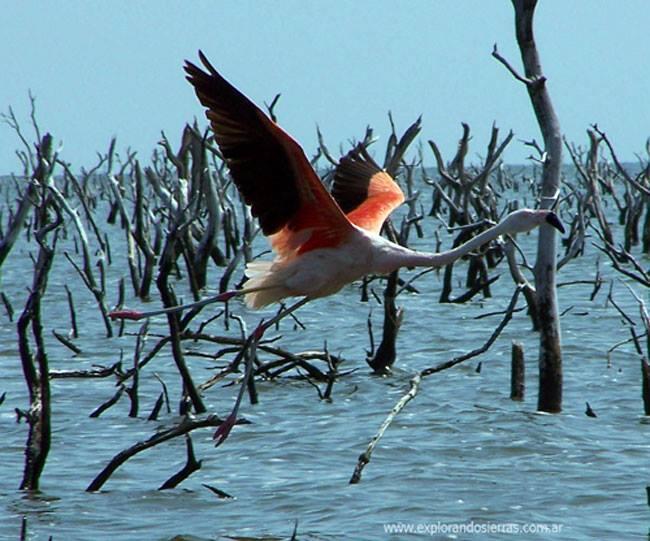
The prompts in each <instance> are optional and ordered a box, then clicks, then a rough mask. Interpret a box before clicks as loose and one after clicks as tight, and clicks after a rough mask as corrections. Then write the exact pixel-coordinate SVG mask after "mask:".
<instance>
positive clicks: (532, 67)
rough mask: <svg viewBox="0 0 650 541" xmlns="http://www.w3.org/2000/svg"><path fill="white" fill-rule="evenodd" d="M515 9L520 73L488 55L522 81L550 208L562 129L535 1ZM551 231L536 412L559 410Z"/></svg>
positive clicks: (543, 278) (541, 273) (541, 275)
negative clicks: (538, 138)
mask: <svg viewBox="0 0 650 541" xmlns="http://www.w3.org/2000/svg"><path fill="white" fill-rule="evenodd" d="M512 4H513V6H514V9H515V32H516V36H517V44H518V45H519V50H520V52H521V59H522V63H523V66H524V75H523V76H522V75H521V74H519V73H518V72H517V71H516V70H515V69H514V68H513V67H512V66H511V65H510V64H509V63H508V61H507V60H506V59H505V58H503V57H502V56H501V55H500V54H499V53H498V51H497V48H496V46H495V48H494V51H493V53H492V54H493V56H494V57H495V58H496V59H497V60H499V61H500V62H501V63H502V64H503V65H504V66H505V67H506V68H507V69H508V70H509V71H510V73H511V74H512V75H513V76H514V77H515V78H516V79H517V80H518V81H520V82H522V83H523V84H524V85H525V86H526V90H527V91H528V96H529V97H530V101H531V104H532V106H533V110H534V111H535V117H536V118H537V123H538V124H539V127H540V130H541V132H542V138H543V140H544V150H543V153H542V180H541V207H542V208H551V207H552V206H553V205H554V204H555V202H556V200H557V196H558V194H559V188H560V168H561V165H562V134H561V131H560V122H559V119H558V117H557V115H556V114H555V110H554V108H553V103H552V102H551V97H550V94H549V92H548V89H547V87H546V77H545V76H544V75H543V73H542V65H541V61H540V58H539V52H538V50H537V45H536V44H535V38H534V34H533V15H534V13H535V7H536V5H537V0H512ZM555 271H556V234H555V230H554V229H553V228H552V227H550V226H548V225H543V226H541V227H540V230H539V241H538V245H537V261H536V264H535V288H536V291H537V302H538V310H539V313H538V316H539V318H538V319H539V323H540V348H539V396H538V402H537V408H538V410H540V411H546V412H549V413H559V412H560V411H562V347H561V342H560V317H559V314H558V303H557V291H556V280H555Z"/></svg>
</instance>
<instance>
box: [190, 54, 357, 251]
mask: <svg viewBox="0 0 650 541" xmlns="http://www.w3.org/2000/svg"><path fill="white" fill-rule="evenodd" d="M199 57H200V59H201V62H202V63H203V65H204V66H205V68H206V69H207V72H206V71H204V70H203V69H201V68H199V67H197V66H196V65H194V64H192V63H191V62H189V61H186V64H185V71H186V72H187V75H188V76H187V80H188V81H189V82H190V83H191V84H192V85H193V86H194V89H195V91H196V95H197V96H198V98H199V101H200V102H201V103H202V104H203V105H204V106H205V107H206V108H207V111H206V116H207V117H208V119H209V120H210V123H211V125H212V131H213V132H214V138H215V140H216V142H217V144H218V145H219V149H220V150H221V152H222V154H223V157H224V159H225V161H226V164H227V165H228V168H229V169H230V173H231V175H232V178H233V180H234V182H235V184H236V185H237V188H238V189H239V191H240V192H241V194H242V196H243V197H244V201H245V202H246V203H247V204H248V205H250V206H251V210H252V213H253V216H256V217H257V218H258V219H259V222H260V226H261V227H262V231H263V232H264V234H265V235H267V236H269V237H270V240H271V244H272V246H273V249H274V250H275V251H276V252H277V253H278V255H279V256H280V257H283V258H288V257H292V256H293V255H295V254H299V253H303V252H306V251H309V250H312V249H314V248H323V247H334V246H338V245H339V244H340V243H341V242H342V241H343V240H345V238H346V237H347V235H349V234H350V232H351V231H352V230H353V228H352V225H351V224H350V222H349V221H348V219H347V218H346V217H345V215H344V214H343V212H342V211H341V209H340V208H339V207H338V205H337V204H336V203H335V201H334V200H333V199H332V197H331V196H330V194H329V193H328V192H327V190H326V189H325V187H324V186H323V184H322V183H321V181H320V179H319V178H318V176H317V175H316V172H315V171H314V169H313V168H312V166H311V165H310V163H309V161H308V160H307V157H306V156H305V153H304V152H303V150H302V148H301V147H300V145H298V143H296V141H294V140H293V139H292V138H291V136H289V135H288V134H287V133H286V132H285V131H284V130H282V128H280V127H279V126H278V125H277V124H275V123H274V122H273V121H272V120H271V119H270V118H269V117H268V116H267V115H265V114H264V113H263V112H262V111H261V110H260V109H259V108H258V107H257V106H256V105H255V104H253V102H251V101H250V100H249V99H248V98H247V97H246V96H244V95H243V94H242V93H241V92H239V91H238V90H237V89H236V88H235V87H234V86H232V85H231V84H230V83H229V82H228V81H226V80H225V79H224V78H223V77H222V76H221V75H220V74H219V73H218V72H217V70H216V69H214V67H212V65H211V64H210V63H209V62H208V60H207V58H206V57H205V56H204V55H203V53H202V52H200V51H199Z"/></svg>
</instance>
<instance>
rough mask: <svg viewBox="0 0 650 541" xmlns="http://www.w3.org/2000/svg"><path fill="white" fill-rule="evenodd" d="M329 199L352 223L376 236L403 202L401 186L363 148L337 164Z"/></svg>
mask: <svg viewBox="0 0 650 541" xmlns="http://www.w3.org/2000/svg"><path fill="white" fill-rule="evenodd" d="M332 196H333V197H334V199H335V200H336V202H337V203H338V204H339V206H340V207H341V209H342V210H343V212H345V214H346V215H347V217H348V219H349V220H350V221H351V222H352V223H353V224H355V225H357V226H359V227H362V228H364V229H366V230H368V231H372V232H374V233H379V231H380V230H381V226H382V225H383V223H384V221H385V220H386V218H388V215H389V214H390V213H391V212H393V210H395V208H397V207H398V206H400V205H401V204H402V203H403V202H404V194H403V193H402V190H401V189H400V187H399V186H398V185H397V183H396V182H395V181H394V180H393V178H392V177H391V176H390V175H389V174H388V173H386V171H384V170H382V169H381V168H380V167H379V166H378V165H377V163H376V162H375V161H374V160H373V159H372V157H371V156H370V155H369V154H368V152H367V151H366V149H365V148H364V147H363V145H358V146H357V147H355V148H354V149H352V150H351V151H350V152H348V153H347V154H346V155H345V156H344V157H343V158H341V160H340V161H339V164H338V166H337V167H336V170H335V171H334V180H333V181H332Z"/></svg>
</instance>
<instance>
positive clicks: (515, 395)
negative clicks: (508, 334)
mask: <svg viewBox="0 0 650 541" xmlns="http://www.w3.org/2000/svg"><path fill="white" fill-rule="evenodd" d="M525 373H526V367H525V364H524V346H523V345H522V344H521V342H517V341H515V340H513V341H512V361H511V373H510V399H511V400H519V401H522V400H523V399H524V393H525V390H526V383H525V378H524V376H525Z"/></svg>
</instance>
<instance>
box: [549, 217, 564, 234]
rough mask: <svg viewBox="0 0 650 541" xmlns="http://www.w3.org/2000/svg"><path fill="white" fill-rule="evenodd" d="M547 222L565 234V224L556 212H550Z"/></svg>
mask: <svg viewBox="0 0 650 541" xmlns="http://www.w3.org/2000/svg"><path fill="white" fill-rule="evenodd" d="M546 222H547V223H549V224H550V225H552V226H553V227H554V228H555V229H557V230H558V231H559V232H560V233H562V234H564V233H566V231H565V229H564V226H563V225H562V222H561V221H560V219H559V218H558V217H557V214H555V213H554V212H549V213H548V215H547V216H546Z"/></svg>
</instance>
